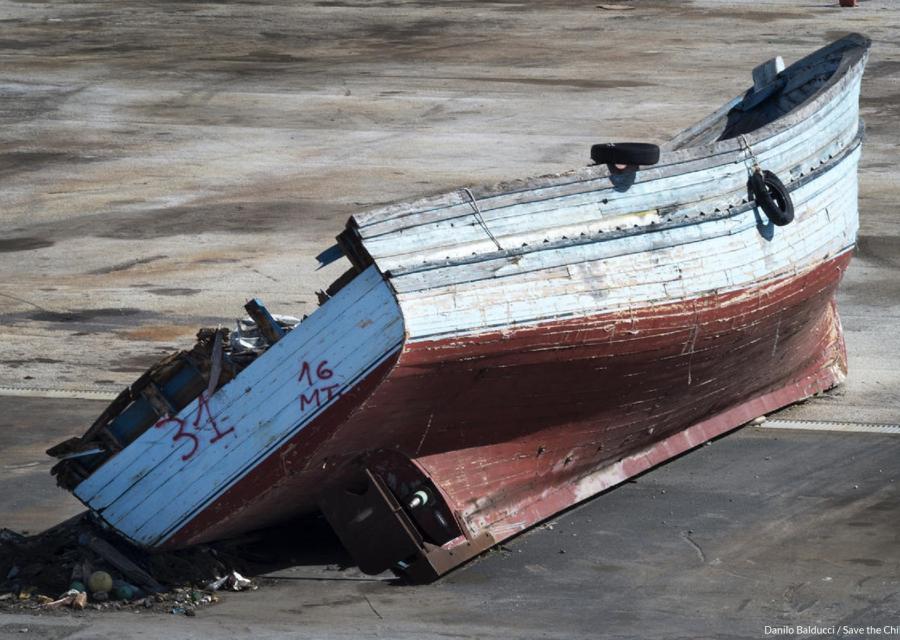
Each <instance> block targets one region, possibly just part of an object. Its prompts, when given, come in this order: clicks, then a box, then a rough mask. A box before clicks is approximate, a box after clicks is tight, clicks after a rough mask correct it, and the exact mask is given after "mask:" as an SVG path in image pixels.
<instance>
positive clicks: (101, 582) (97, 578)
mask: <svg viewBox="0 0 900 640" xmlns="http://www.w3.org/2000/svg"><path fill="white" fill-rule="evenodd" d="M112 581H113V579H112V576H111V575H109V574H108V573H106V572H105V571H95V572H94V573H92V574H91V577H90V578H88V583H87V586H88V589H90V590H91V593H97V592H99V591H106V592H109V591H111V590H112Z"/></svg>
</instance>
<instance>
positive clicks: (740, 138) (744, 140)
mask: <svg viewBox="0 0 900 640" xmlns="http://www.w3.org/2000/svg"><path fill="white" fill-rule="evenodd" d="M737 139H738V142H740V143H741V146H742V147H743V148H744V150H745V151H746V152H747V156H749V157H745V158H744V162H746V161H747V160H753V164H752V165H751V166H750V173H755V172H757V171H759V170H760V168H759V161H758V160H757V159H756V154H755V153H753V149H752V148H750V143H749V142H747V138H746V136H745V135H744V134H743V133H742V134H740V135H738V137H737Z"/></svg>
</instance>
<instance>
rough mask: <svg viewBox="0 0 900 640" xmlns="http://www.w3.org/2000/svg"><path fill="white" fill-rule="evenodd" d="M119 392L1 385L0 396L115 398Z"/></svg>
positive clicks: (84, 398)
mask: <svg viewBox="0 0 900 640" xmlns="http://www.w3.org/2000/svg"><path fill="white" fill-rule="evenodd" d="M118 395H119V392H116V391H109V390H107V389H39V388H35V387H0V397H11V398H68V399H71V400H115V399H116V398H117V397H118Z"/></svg>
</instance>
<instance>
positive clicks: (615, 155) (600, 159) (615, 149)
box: [591, 142, 659, 165]
mask: <svg viewBox="0 0 900 640" xmlns="http://www.w3.org/2000/svg"><path fill="white" fill-rule="evenodd" d="M591 160H593V161H594V162H596V163H597V164H638V165H640V164H642V165H651V164H656V163H657V162H659V147H657V146H656V145H655V144H647V143H645V142H606V143H604V144H595V145H594V146H592V147H591Z"/></svg>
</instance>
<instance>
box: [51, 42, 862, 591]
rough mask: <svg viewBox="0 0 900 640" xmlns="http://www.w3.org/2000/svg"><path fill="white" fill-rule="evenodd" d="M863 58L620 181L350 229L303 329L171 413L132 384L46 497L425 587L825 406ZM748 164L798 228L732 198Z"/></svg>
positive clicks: (378, 214) (742, 193) (153, 538)
mask: <svg viewBox="0 0 900 640" xmlns="http://www.w3.org/2000/svg"><path fill="white" fill-rule="evenodd" d="M867 47H868V41H867V40H866V39H865V38H863V37H861V36H848V37H847V38H844V39H842V40H840V41H838V42H836V43H834V44H833V45H831V46H829V47H826V48H824V49H822V50H820V51H819V52H817V53H815V54H813V55H812V56H810V57H808V58H806V59H804V60H801V61H798V62H797V63H795V64H794V65H792V67H791V68H789V69H788V70H786V71H785V73H786V74H788V75H787V76H785V77H783V78H782V79H781V80H779V82H783V83H784V84H783V85H779V86H780V87H781V88H780V89H778V91H777V92H775V93H772V96H773V101H772V102H771V103H770V104H769V103H766V102H765V100H766V99H765V98H764V97H760V98H759V100H761V101H762V102H759V103H758V104H762V105H765V104H768V107H766V109H769V111H765V110H763V111H760V112H758V113H757V112H755V111H753V110H752V109H751V110H750V111H742V110H741V108H740V107H741V104H742V102H741V101H732V102H731V103H729V105H726V108H724V109H723V110H720V112H717V114H714V115H713V116H711V117H710V118H708V119H707V120H705V121H703V122H702V123H701V124H700V125H698V127H694V128H692V129H690V130H688V131H687V132H685V134H683V135H682V136H679V137H678V138H676V140H675V141H673V142H672V144H671V145H670V148H669V149H667V150H666V152H665V153H664V154H662V156H661V161H660V163H659V165H657V166H656V167H653V168H648V169H647V170H643V169H642V170H641V171H639V172H632V173H631V174H630V177H629V176H625V177H626V178H628V179H627V180H626V181H625V182H622V181H621V179H622V175H619V174H612V173H608V172H607V170H606V169H604V168H597V167H591V168H588V169H587V170H582V171H577V172H572V173H569V174H563V175H560V176H550V177H546V178H538V179H534V180H531V181H528V182H525V183H521V184H517V185H504V186H500V187H496V188H493V189H490V188H489V189H486V190H482V191H480V192H479V196H478V198H476V196H475V195H474V194H473V193H472V191H471V190H468V189H466V190H463V191H461V192H458V193H454V194H446V195H443V196H436V197H433V198H427V199H425V200H422V201H417V202H414V203H400V204H396V205H391V206H388V207H386V208H383V209H382V210H377V211H374V212H370V213H368V214H361V215H359V216H354V218H352V219H351V221H350V223H349V224H348V228H347V229H346V230H345V232H344V233H342V234H341V236H340V237H339V244H340V247H341V248H342V249H343V253H344V254H345V255H346V256H347V257H348V258H349V259H350V260H351V262H352V264H353V269H352V270H351V271H349V272H348V273H347V274H345V276H344V277H342V278H341V279H339V281H337V282H336V283H335V284H334V285H332V287H331V288H329V294H328V295H326V296H324V298H325V299H327V301H326V302H324V304H323V305H322V306H321V307H320V308H319V309H318V310H316V311H315V312H314V313H312V314H311V315H310V316H309V317H308V318H305V319H304V320H303V321H302V322H300V323H299V324H297V325H296V326H294V327H293V328H291V329H290V331H289V332H286V333H285V332H283V331H279V332H277V333H278V337H277V339H276V338H274V337H273V338H271V339H270V340H269V344H268V346H267V347H266V349H265V350H264V351H262V352H261V353H260V354H259V355H258V357H255V359H253V360H252V361H251V362H250V363H249V364H248V365H246V368H243V369H241V370H240V371H239V372H237V373H234V375H233V376H232V375H229V376H226V379H225V381H224V382H223V381H222V379H221V378H220V376H218V375H214V374H213V373H212V371H213V370H214V369H215V367H213V366H212V365H211V364H210V365H209V367H208V368H209V371H210V372H209V373H208V374H205V373H203V372H202V371H200V372H199V373H198V375H195V376H194V378H193V379H194V383H195V385H194V386H197V385H200V386H202V387H203V389H205V390H206V392H203V391H201V392H200V395H199V397H194V395H190V397H193V398H194V399H193V400H191V401H190V402H188V401H187V400H185V401H184V402H178V403H176V404H177V410H176V408H175V405H172V406H168V407H167V402H168V401H169V400H170V399H171V398H169V395H172V394H170V387H178V385H176V384H175V383H174V382H172V381H171V380H168V381H163V380H160V381H159V382H160V384H161V386H160V387H159V388H155V387H153V385H151V384H145V383H147V380H146V379H142V381H143V382H142V383H141V384H138V383H136V385H134V386H132V388H130V390H126V392H123V393H124V395H123V397H122V399H123V401H122V406H121V407H119V405H115V407H116V408H118V409H119V410H120V413H118V414H117V415H115V416H112V415H111V416H106V415H105V414H104V416H101V418H100V419H98V422H96V423H95V425H94V426H92V427H91V430H89V433H88V435H87V436H86V437H85V440H84V441H77V442H75V443H69V444H67V446H63V447H58V448H57V450H58V451H63V450H64V451H65V452H69V453H71V452H74V455H75V456H81V455H85V456H94V457H93V458H91V457H87V458H86V459H84V462H85V464H86V465H87V467H85V466H83V465H82V466H79V465H81V463H80V462H77V460H79V458H76V459H75V460H76V461H75V462H71V463H70V462H68V461H67V460H63V462H61V463H60V465H58V466H59V471H60V472H61V473H62V475H61V476H60V478H62V479H63V482H64V483H74V481H73V480H72V478H75V479H76V480H77V481H78V484H77V486H74V489H73V491H74V493H75V495H76V496H78V497H79V498H80V499H81V500H82V501H83V502H84V503H85V504H86V505H88V506H89V507H90V508H91V509H92V511H93V512H94V514H95V515H96V516H97V517H98V518H100V519H101V520H103V521H104V522H105V523H106V524H107V525H109V526H110V527H111V528H113V529H116V530H118V531H119V532H121V533H122V534H123V535H124V536H126V537H128V538H129V539H131V540H132V541H134V542H135V543H137V544H140V545H143V546H146V547H181V546H186V545H190V544H195V543H200V542H207V541H212V540H216V539H221V538H227V537H229V536H233V535H236V534H239V533H242V532H244V531H247V530H250V529H257V528H262V527H265V526H268V525H272V524H277V523H280V522H284V521H287V520H289V519H290V518H292V517H293V516H297V515H300V514H303V513H306V512H310V511H313V510H316V509H321V510H322V511H323V512H324V514H325V516H326V517H327V518H328V520H329V522H330V523H331V524H332V526H333V527H334V529H335V531H336V532H337V534H338V536H339V537H340V538H341V540H342V541H343V542H344V544H345V546H346V547H347V548H348V550H350V552H351V553H353V554H354V556H355V558H356V559H357V561H358V562H359V564H360V567H361V568H363V570H365V571H369V572H373V573H377V572H379V571H382V570H385V569H394V570H401V571H404V572H405V573H407V574H408V575H410V576H412V577H414V578H416V579H431V578H434V577H436V576H439V575H441V574H443V573H444V572H446V571H448V570H450V569H452V568H453V567H454V566H457V565H459V564H460V563H462V562H464V561H466V560H467V559H468V558H471V557H472V556H474V555H475V554H477V553H479V552H480V551H482V550H483V549H485V548H487V547H489V546H491V545H493V544H496V543H497V542H500V541H502V540H504V539H507V538H509V537H510V536H513V535H515V534H517V533H519V532H521V531H523V530H525V529H527V528H528V527H531V526H533V525H535V524H537V523H538V522H540V521H541V520H543V519H545V518H548V517H551V516H553V515H554V514H556V513H558V512H560V511H561V510H564V509H566V508H569V507H571V506H572V505H575V504H577V503H578V502H580V501H583V500H585V499H588V498H590V497H591V496H594V495H596V494H598V493H599V492H601V491H603V490H605V489H607V488H609V487H611V486H613V485H615V484H617V483H620V482H622V481H624V480H626V479H627V478H630V477H633V476H634V475H636V474H639V473H641V472H643V471H645V470H646V469H649V468H651V467H652V466H654V465H656V464H659V463H661V462H664V461H665V460H668V459H670V458H672V457H673V456H676V455H679V454H681V453H683V452H684V451H687V450H688V449H690V448H691V447H694V446H697V445H699V444H701V443H703V442H705V441H708V440H709V439H710V438H714V437H716V436H718V435H721V434H723V433H725V432H727V431H729V430H731V429H734V428H736V427H739V426H740V425H742V424H745V423H747V422H748V421H750V420H752V419H753V418H756V417H758V416H760V415H762V414H765V413H767V412H769V411H772V410H774V409H777V408H780V407H783V406H785V405H788V404H791V403H793V402H797V401H800V400H803V399H805V398H807V397H809V396H811V395H813V394H815V393H818V392H820V391H823V390H826V389H828V388H831V387H833V386H834V385H836V384H838V383H840V382H841V381H842V380H843V378H844V376H845V375H846V355H845V350H844V343H843V336H842V333H841V326H840V321H839V319H838V315H837V311H836V308H835V302H834V295H835V291H836V289H837V287H838V284H839V282H840V280H841V276H842V274H843V273H844V271H845V269H846V268H847V265H848V263H849V261H850V257H851V253H852V249H853V246H854V244H855V240H856V234H857V229H858V211H857V165H858V160H859V155H860V144H861V139H862V127H861V123H860V122H859V119H858V115H859V114H858V94H859V86H860V79H861V74H862V70H863V66H864V64H865V58H866V50H867ZM807 85H809V87H807ZM773 91H774V89H773ZM767 95H768V94H767ZM776 95H777V96H779V97H778V99H777V100H775V99H774V96H776ZM748 96H750V97H751V98H752V94H748ZM754 104H757V103H755V102H754ZM782 112H783V114H782V116H783V117H778V114H779V113H782ZM760 118H762V120H765V122H762V121H760V122H757V120H759V119H760ZM755 124H759V125H760V126H759V128H758V129H753V128H752V127H751V125H754V126H755ZM722 127H725V129H724V130H723V129H722ZM732 129H733V130H734V131H735V132H738V131H746V135H745V133H739V134H737V133H736V134H735V137H731V138H723V139H719V137H718V136H719V135H720V134H722V132H723V131H731V130H732ZM684 136H687V137H686V138H685V137H684ZM679 140H681V142H679ZM684 140H689V141H691V146H688V147H684V146H683V142H684ZM759 167H762V168H765V169H766V170H767V171H774V172H775V173H777V174H779V175H781V176H783V178H784V180H785V189H786V193H787V194H788V195H787V196H786V197H788V198H790V199H791V200H792V202H793V208H794V212H795V217H794V220H793V222H791V223H790V224H788V225H786V226H776V225H775V224H773V223H772V222H771V221H769V220H768V219H767V217H766V214H765V213H764V212H763V211H762V210H761V209H760V207H759V205H758V204H757V202H756V197H755V195H754V194H753V193H750V192H748V190H747V184H748V182H747V180H748V176H750V175H751V174H752V173H753V172H754V171H756V170H757V168H759ZM210 349H211V350H210V351H209V358H210V362H212V361H213V360H215V357H214V355H215V354H216V353H218V355H219V356H221V355H222V354H221V353H219V352H216V351H215V343H213V345H212V347H211V348H210ZM195 350H196V349H195ZM200 351H202V350H200ZM204 353H206V352H205V351H202V353H199V355H198V358H199V360H198V362H201V364H202V362H203V358H200V357H199V356H201V355H203V354H204ZM195 355H196V354H195ZM204 367H205V365H204V366H202V367H201V369H203V370H205V369H204ZM156 373H158V372H154V375H156ZM148 376H149V377H150V378H153V375H150V374H148ZM145 378H147V376H145ZM207 378H208V380H209V382H208V383H207V380H206V379H207ZM151 382H152V380H151ZM163 383H164V384H163ZM154 384H155V383H154ZM167 385H168V386H167ZM182 386H183V385H182ZM178 388H179V389H180V387H178ZM191 388H192V389H193V387H191ZM154 389H155V391H154ZM185 393H186V392H185ZM195 393H196V392H195ZM167 394H168V395H167ZM125 401H131V404H130V405H128V408H127V409H124V410H122V407H125V405H126V402H125ZM185 402H187V404H185ZM136 407H137V409H136ZM138 409H140V411H138ZM108 412H110V414H115V413H116V412H115V411H112V409H110V410H108ZM138 414H139V415H138ZM107 418H109V419H108V420H107ZM126 418H127V420H126ZM138 418H140V420H138ZM123 427H128V428H127V429H125V428H123ZM138 427H141V428H143V430H141V428H138ZM125 436H127V437H125ZM76 440H78V439H76ZM88 446H91V447H95V446H96V447H99V448H100V449H102V452H100V453H97V452H96V451H97V449H88V450H87V451H83V449H85V448H86V447H88ZM79 447H80V448H79ZM67 455H68V453H67ZM92 461H93V462H92ZM91 464H93V465H94V466H92V467H91V466H90V465H91ZM69 472H73V473H69ZM73 474H74V475H73Z"/></svg>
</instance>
